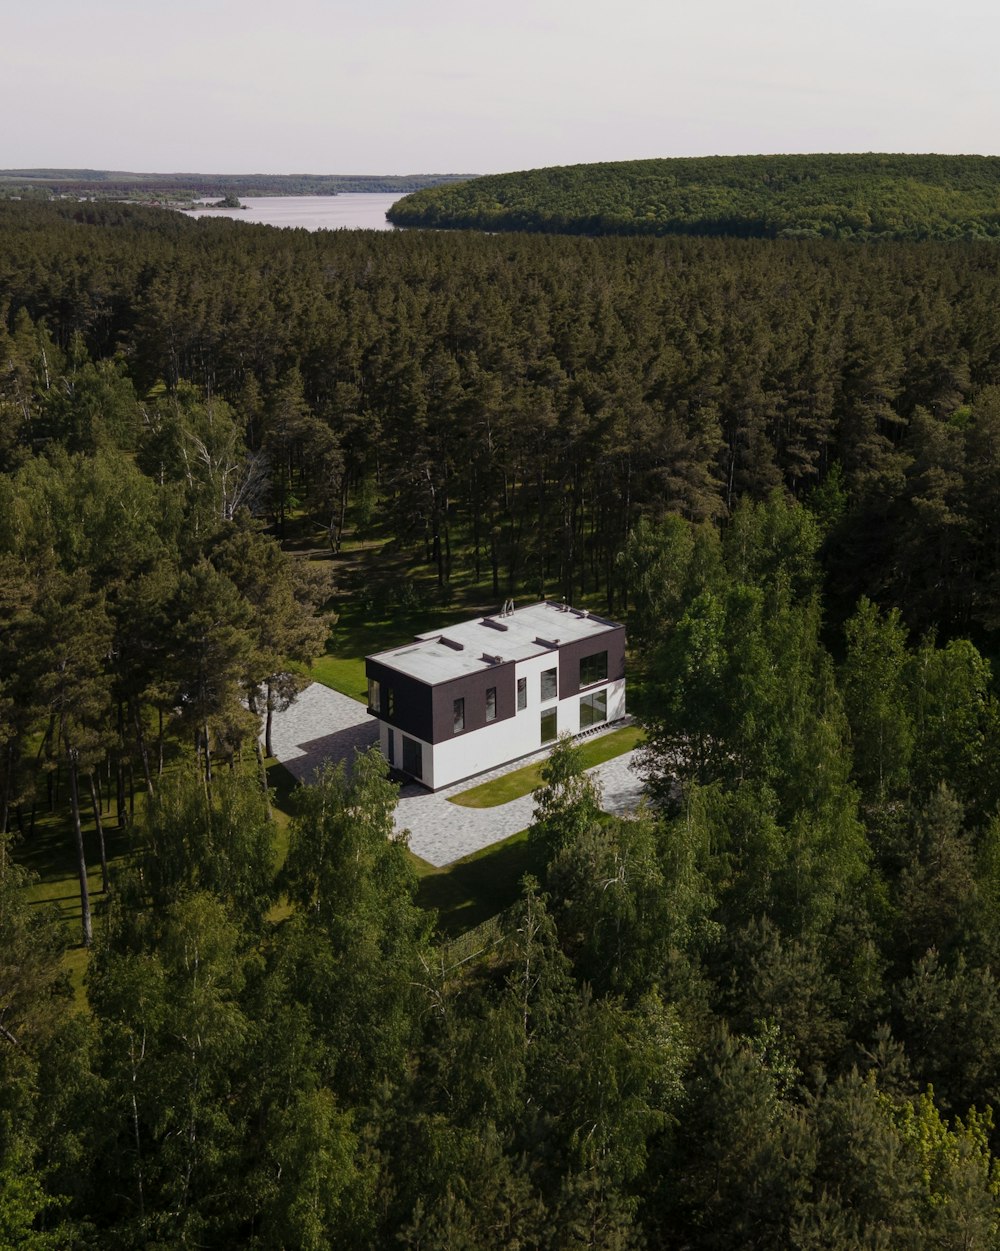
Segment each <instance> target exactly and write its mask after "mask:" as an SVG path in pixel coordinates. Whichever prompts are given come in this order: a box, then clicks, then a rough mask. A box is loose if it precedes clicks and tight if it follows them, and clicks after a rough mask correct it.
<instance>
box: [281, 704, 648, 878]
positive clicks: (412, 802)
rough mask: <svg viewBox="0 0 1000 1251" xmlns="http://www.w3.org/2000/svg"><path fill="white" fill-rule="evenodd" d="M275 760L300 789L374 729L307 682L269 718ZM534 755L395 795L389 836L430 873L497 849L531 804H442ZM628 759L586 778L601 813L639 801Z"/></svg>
mask: <svg viewBox="0 0 1000 1251" xmlns="http://www.w3.org/2000/svg"><path fill="white" fill-rule="evenodd" d="M271 738H272V744H273V747H274V752H275V755H276V756H277V758H278V759H279V760H280V761H281V763H282V764H283V765H285V766H286V768H288V769H289V770H290V771H291V772H292V773H293V774H294V775H295V776H296V777H297V778H298V779H299V781H301V782H308V781H310V780H311V779H312V776H313V774H314V773H315V771H316V768H317V767H318V766H319V765H320V764H322V763H323V762H324V761H325V760H333V761H337V760H347V761H350V760H352V759H353V757H354V752H355V750H358V751H364V750H365V749H366V748H368V747H370V746H371V744H372V743H374V742H376V740H377V738H378V728H377V722H376V720H375V718H374V717H372V716H369V714H368V711H367V710H366V708H365V707H364V705H363V704H359V703H358V702H357V701H356V700H353V699H349V698H348V696H346V695H341V694H340V693H339V692H338V691H331V690H330V689H329V687H326V686H321V685H320V684H319V683H318V682H314V683H313V684H312V685H311V686H307V687H306V689H305V690H304V691H303V692H302V694H301V695H300V696H299V697H298V699H297V700H296V701H295V703H294V704H292V706H291V707H290V708H289V709H288V710H287V711H286V712H282V713H277V712H276V713H275V714H274V720H273V725H272V732H271ZM547 754H548V753H547V752H546V751H542V752H536V753H535V755H533V756H528V757H526V758H525V759H523V760H518V761H516V762H515V763H514V764H510V765H505V766H504V767H503V768H500V769H494V770H493V771H492V772H490V773H484V774H482V775H481V776H479V777H477V778H475V779H474V780H473V781H471V782H469V781H466V782H459V783H457V784H456V785H455V786H449V787H445V788H444V789H443V790H440V791H433V792H432V791H427V790H425V789H424V788H423V787H422V786H418V785H417V784H416V783H415V782H410V783H407V784H406V785H405V786H402V787H401V788H400V793H399V803H398V805H397V806H396V816H395V822H396V829H397V830H404V829H408V830H409V831H410V850H411V851H412V852H413V853H414V855H417V856H419V857H420V858H421V860H426V861H427V862H428V863H429V864H432V865H434V867H435V868H443V867H444V866H445V865H448V864H452V863H453V862H454V861H455V860H461V859H462V857H463V856H468V855H471V854H472V853H473V852H474V851H481V850H482V849H483V848H484V847H490V846H492V844H493V843H499V842H501V841H502V840H503V839H505V838H509V837H510V836H511V835H512V834H517V833H518V832H519V831H521V830H523V829H526V828H527V827H528V826H529V825H530V824H531V818H532V812H533V810H534V799H533V797H532V796H531V795H525V796H523V797H522V798H521V799H513V800H511V801H510V803H506V804H499V805H498V806H497V807H495V808H463V807H460V806H459V805H458V804H452V803H449V802H448V797H449V796H451V795H457V794H460V793H461V792H462V791H465V790H468V789H469V787H470V786H478V785H479V783H480V782H486V781H489V780H490V779H491V778H495V777H500V776H501V775H502V774H504V773H510V772H511V770H513V769H520V768H521V767H522V766H523V765H525V764H530V763H531V762H532V761H533V760H538V759H541V758H543V757H544V756H546V755H547ZM634 755H635V753H634V752H627V753H626V754H625V755H624V756H616V757H615V758H614V760H606V761H605V762H604V764H599V765H595V766H594V768H592V769H588V770H587V772H588V773H590V774H591V775H592V776H593V777H595V778H596V779H597V781H598V783H599V785H600V787H601V791H602V794H603V803H602V807H603V808H604V809H605V811H607V812H613V813H617V814H624V813H628V812H633V811H635V809H636V808H637V807H638V805H639V801H640V799H641V797H642V789H643V788H642V782H641V781H640V779H639V778H638V776H637V775H636V774H635V772H634V771H633V770H632V768H631V765H632V760H633V757H634Z"/></svg>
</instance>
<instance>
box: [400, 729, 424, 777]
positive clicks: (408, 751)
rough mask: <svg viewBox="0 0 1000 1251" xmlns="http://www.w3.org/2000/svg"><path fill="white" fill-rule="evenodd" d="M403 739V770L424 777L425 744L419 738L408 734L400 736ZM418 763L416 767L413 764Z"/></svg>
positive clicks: (412, 775)
mask: <svg viewBox="0 0 1000 1251" xmlns="http://www.w3.org/2000/svg"><path fill="white" fill-rule="evenodd" d="M399 737H400V738H401V739H402V740H403V743H402V751H401V753H400V755H401V756H402V766H403V772H404V773H408V774H409V775H410V776H411V777H414V778H422V777H423V776H424V745H423V743H421V742H420V741H419V739H415V738H410V737H409V735H407V734H401V735H400V736H399ZM414 764H416V768H414V767H413V765H414Z"/></svg>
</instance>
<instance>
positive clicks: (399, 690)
mask: <svg viewBox="0 0 1000 1251" xmlns="http://www.w3.org/2000/svg"><path fill="white" fill-rule="evenodd" d="M365 674H366V675H367V676H368V677H369V678H376V679H377V680H378V682H379V683H380V685H381V688H382V707H381V708H379V709H376V708H369V709H368V711H369V712H370V713H371V714H372V716H374V717H378V718H379V719H380V720H382V721H388V722H389V724H390V725H394V726H396V728H397V729H400V730H402V731H403V732H404V733H406V734H409V736H410V737H411V738H419V739H421V740H423V741H424V742H430V741H431V739H432V738H433V736H434V705H433V698H432V696H433V692H434V687H432V686H428V685H427V683H426V682H419V681H417V679H416V678H411V677H409V676H408V675H407V674H405V673H400V672H399V671H398V670H396V669H390V668H389V666H388V665H383V664H379V662H378V661H377V660H366V661H365ZM389 687H392V689H393V692H394V706H395V712H394V713H393V715H392V716H391V717H390V716H389V714H388V712H387V704H386V691H387V690H388V688H389ZM397 763H398V761H397Z"/></svg>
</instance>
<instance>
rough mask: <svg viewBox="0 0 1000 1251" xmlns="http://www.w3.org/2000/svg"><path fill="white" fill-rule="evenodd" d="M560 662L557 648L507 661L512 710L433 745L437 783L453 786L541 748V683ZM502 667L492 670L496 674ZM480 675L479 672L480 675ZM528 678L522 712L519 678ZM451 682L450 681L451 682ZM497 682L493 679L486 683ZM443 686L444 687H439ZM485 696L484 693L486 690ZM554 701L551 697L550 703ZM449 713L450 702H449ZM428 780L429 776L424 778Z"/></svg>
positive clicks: (498, 695) (438, 785) (437, 784)
mask: <svg viewBox="0 0 1000 1251" xmlns="http://www.w3.org/2000/svg"><path fill="white" fill-rule="evenodd" d="M557 665H558V659H557V657H556V653H555V652H549V653H548V654H547V655H545V656H532V657H531V659H530V660H521V661H518V662H516V663H513V664H509V665H505V666H504V668H505V669H507V670H509V674H508V677H509V682H510V687H509V690H510V698H511V708H512V714H511V715H510V716H507V717H505V718H503V719H501V718H500V715H499V709H498V715H497V720H496V721H494V722H492V723H491V724H489V725H487V724H486V723H485V719H484V721H483V723H482V725H481V728H480V729H478V730H476V732H475V733H474V734H469V733H468V732H466V733H465V734H454V735H449V736H448V737H447V738H444V739H442V740H441V741H440V742H437V743H435V745H434V786H435V788H437V787H441V786H450V785H451V783H452V782H458V781H460V780H461V779H462V778H467V777H471V776H472V775H473V774H476V773H485V772H486V771H487V770H488V769H495V768H497V766H498V765H501V764H506V762H507V761H508V760H516V759H517V758H518V757H519V756H526V755H528V753H529V752H533V751H538V749H539V748H540V747H541V745H542V731H541V722H540V717H539V713H540V709H541V708H542V706H543V705H542V704H541V702H540V700H539V687H540V684H541V675H542V672H543V670H545V669H553V668H556V667H557ZM499 669H500V666H497V668H496V669H494V670H491V673H493V674H496V673H497V672H498V671H499ZM477 676H478V675H477ZM518 678H527V680H528V706H527V708H525V709H524V711H523V712H517V679H518ZM448 685H451V683H448ZM487 685H488V686H492V685H494V684H493V682H489V683H486V684H484V687H483V690H484V692H485V689H486V686H487ZM438 689H441V688H438ZM484 698H485V694H484ZM499 699H500V688H499V686H498V687H497V700H498V701H499ZM553 702H554V701H548V703H547V704H546V705H545V706H546V707H548V706H550V705H551V703H553ZM448 710H449V715H450V711H451V702H450V700H449V702H448ZM466 724H468V704H467V705H466ZM425 780H426V779H425Z"/></svg>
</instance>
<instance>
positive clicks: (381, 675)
mask: <svg viewBox="0 0 1000 1251" xmlns="http://www.w3.org/2000/svg"><path fill="white" fill-rule="evenodd" d="M365 672H366V674H367V675H368V677H369V678H374V679H376V681H377V682H378V683H379V686H380V689H381V707H380V708H378V709H375V708H369V710H368V711H369V712H371V713H372V714H373V715H375V716H378V717H380V718H381V719H382V720H383V721H385V722H386V724H387V725H392V726H395V727H396V729H398V730H401V731H402V732H403V733H404V734H412V735H414V737H416V738H420V739H423V741H424V742H425V743H441V742H444V741H445V740H446V739H453V738H460V737H461V735H462V734H470V733H471V732H472V731H473V730H481V729H482V728H483V727H484V726H485V725H487V724H488V723H487V720H486V693H487V691H488V690H490V688H491V687H492V688H495V689H496V716H495V717H494V718H493V720H494V721H505V720H506V719H507V718H508V717H513V716H514V715H515V713H516V711H517V707H516V705H517V682H516V679H515V676H514V662H513V661H506V662H504V663H503V664H498V665H491V666H490V667H489V668H485V669H483V670H482V671H481V672H479V673H466V674H463V675H462V676H461V677H459V678H452V679H450V680H449V681H447V682H440V683H438V684H437V685H436V686H431V685H429V684H428V683H426V682H420V681H418V680H417V679H416V678H412V677H409V676H408V675H406V674H403V673H399V672H398V670H396V669H392V668H390V667H389V666H388V665H384V664H382V663H381V662H379V661H377V660H366V661H365ZM390 690H391V691H392V693H393V699H392V707H393V711H392V713H391V714H390V713H389V711H388V709H389V700H388V692H389V691H390ZM456 699H464V700H465V729H464V730H461V731H460V732H459V733H458V734H456V733H455V730H454V710H455V700H456ZM489 724H492V722H490V723H489Z"/></svg>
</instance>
